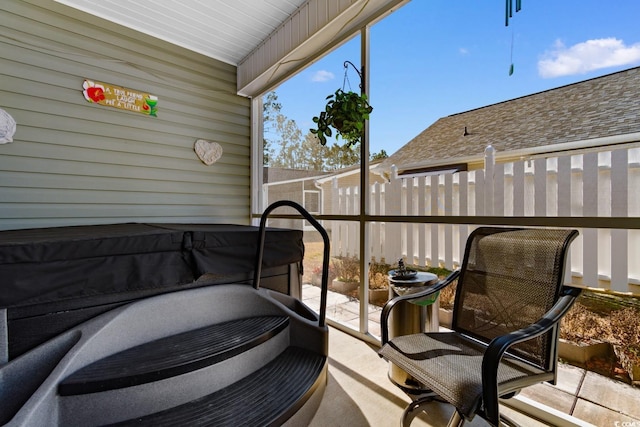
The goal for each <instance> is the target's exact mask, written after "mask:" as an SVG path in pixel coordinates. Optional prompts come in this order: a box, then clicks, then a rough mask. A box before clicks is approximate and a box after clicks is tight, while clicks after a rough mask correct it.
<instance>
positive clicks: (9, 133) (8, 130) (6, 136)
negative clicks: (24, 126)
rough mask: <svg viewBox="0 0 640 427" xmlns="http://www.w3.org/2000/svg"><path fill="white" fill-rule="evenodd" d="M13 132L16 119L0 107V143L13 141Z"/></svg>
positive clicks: (14, 131)
mask: <svg viewBox="0 0 640 427" xmlns="http://www.w3.org/2000/svg"><path fill="white" fill-rule="evenodd" d="M14 133H16V121H15V120H14V119H13V117H11V114H9V113H7V112H6V111H4V110H3V109H2V108H0V144H6V143H7V142H13V134H14Z"/></svg>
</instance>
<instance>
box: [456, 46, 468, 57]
mask: <svg viewBox="0 0 640 427" xmlns="http://www.w3.org/2000/svg"><path fill="white" fill-rule="evenodd" d="M458 52H459V53H460V55H468V54H469V49H467V48H466V47H461V48H460V49H458Z"/></svg>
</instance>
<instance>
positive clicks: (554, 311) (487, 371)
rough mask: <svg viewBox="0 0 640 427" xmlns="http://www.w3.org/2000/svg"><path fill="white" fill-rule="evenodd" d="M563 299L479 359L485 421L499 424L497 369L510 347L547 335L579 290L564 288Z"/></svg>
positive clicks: (502, 338)
mask: <svg viewBox="0 0 640 427" xmlns="http://www.w3.org/2000/svg"><path fill="white" fill-rule="evenodd" d="M561 292H562V296H560V298H559V299H558V301H556V303H555V304H554V306H553V307H551V309H550V310H549V311H548V312H547V313H545V315H544V316H542V318H540V320H538V321H537V322H536V323H533V324H531V325H529V326H527V327H525V328H522V329H519V330H517V331H513V332H511V333H509V334H506V335H502V336H499V337H496V338H494V339H493V340H492V341H491V342H490V343H489V346H488V347H487V349H486V351H485V353H484V357H483V359H482V400H483V404H484V408H485V415H486V417H487V421H489V422H492V423H494V425H498V366H499V365H500V360H501V359H502V356H503V355H504V353H505V352H506V351H507V349H508V348H509V347H511V346H512V345H514V344H517V343H519V342H522V341H526V340H529V339H532V338H535V337H537V336H539V335H542V334H543V333H545V332H547V331H548V330H550V329H551V328H553V327H554V326H556V325H557V324H558V322H560V320H561V319H562V317H563V316H564V315H565V314H566V313H567V311H569V309H570V308H571V306H573V303H574V302H575V301H576V299H577V298H578V296H580V293H581V292H582V290H581V289H578V288H573V287H568V286H565V287H563V289H562V291H561Z"/></svg>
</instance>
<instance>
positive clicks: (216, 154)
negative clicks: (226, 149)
mask: <svg viewBox="0 0 640 427" xmlns="http://www.w3.org/2000/svg"><path fill="white" fill-rule="evenodd" d="M193 149H194V151H195V152H196V154H197V155H198V157H199V158H200V160H202V163H204V164H205V165H207V166H210V165H212V164H214V163H215V162H216V161H217V160H218V159H219V158H220V157H222V146H221V145H220V144H218V143H217V142H213V141H207V140H205V139H198V140H197V141H196V143H195V145H194V146H193Z"/></svg>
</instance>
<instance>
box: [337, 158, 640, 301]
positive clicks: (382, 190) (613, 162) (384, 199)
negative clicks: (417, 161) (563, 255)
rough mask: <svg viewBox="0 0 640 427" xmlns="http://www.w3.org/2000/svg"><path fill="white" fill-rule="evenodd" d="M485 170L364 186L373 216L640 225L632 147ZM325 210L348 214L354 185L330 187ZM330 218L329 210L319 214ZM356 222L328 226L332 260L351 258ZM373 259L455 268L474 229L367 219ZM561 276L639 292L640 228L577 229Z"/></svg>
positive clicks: (639, 186) (638, 166)
mask: <svg viewBox="0 0 640 427" xmlns="http://www.w3.org/2000/svg"><path fill="white" fill-rule="evenodd" d="M492 150H493V149H492V148H488V150H487V153H488V156H487V160H488V161H486V163H485V169H484V170H475V171H470V172H458V173H454V174H451V173H449V174H442V175H430V176H419V177H409V178H399V177H397V176H396V173H395V172H394V178H392V179H391V182H389V183H386V184H382V185H380V184H375V185H373V186H371V189H370V191H371V194H370V205H371V210H370V212H369V213H370V214H371V215H420V216H429V215H444V216H475V215H478V216H480V215H486V216H505V217H520V216H522V217H526V216H537V217H545V216H547V217H554V216H561V217H571V216H574V217H608V216H613V217H630V218H638V220H639V221H640V148H621V149H617V150H612V151H601V152H589V153H582V154H573V155H571V154H567V155H563V156H559V157H549V158H536V159H533V160H523V161H516V162H512V163H498V164H494V162H493V154H492ZM333 191H334V194H333V195H332V201H333V206H332V211H331V213H339V214H356V213H357V212H358V206H359V194H358V189H357V188H335V189H334V190H333ZM324 213H328V212H324ZM357 227H358V226H357V223H349V222H337V221H336V222H334V224H332V252H333V255H357V254H358V247H359V246H358V245H359V244H358V235H357ZM371 227H372V228H371V234H370V236H371V238H370V244H371V247H370V250H371V256H372V259H373V260H379V261H382V260H385V261H386V262H387V263H389V264H394V263H396V262H397V260H398V259H399V258H400V257H404V258H405V259H406V261H407V262H409V263H411V264H415V265H428V266H443V267H446V268H449V269H453V268H455V267H457V265H459V263H460V262H461V257H462V254H463V252H464V244H465V242H466V239H467V236H468V235H469V233H470V232H471V231H472V230H473V228H474V226H472V225H457V224H453V225H452V224H409V223H402V224H400V223H372V224H371ZM579 231H580V236H579V237H578V238H577V239H576V240H575V241H574V243H573V244H572V246H571V253H570V271H571V277H567V280H570V281H571V282H572V283H573V284H575V285H580V286H585V287H589V288H597V289H603V290H608V291H614V292H622V293H633V294H635V295H640V230H627V229H580V230H579Z"/></svg>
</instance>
